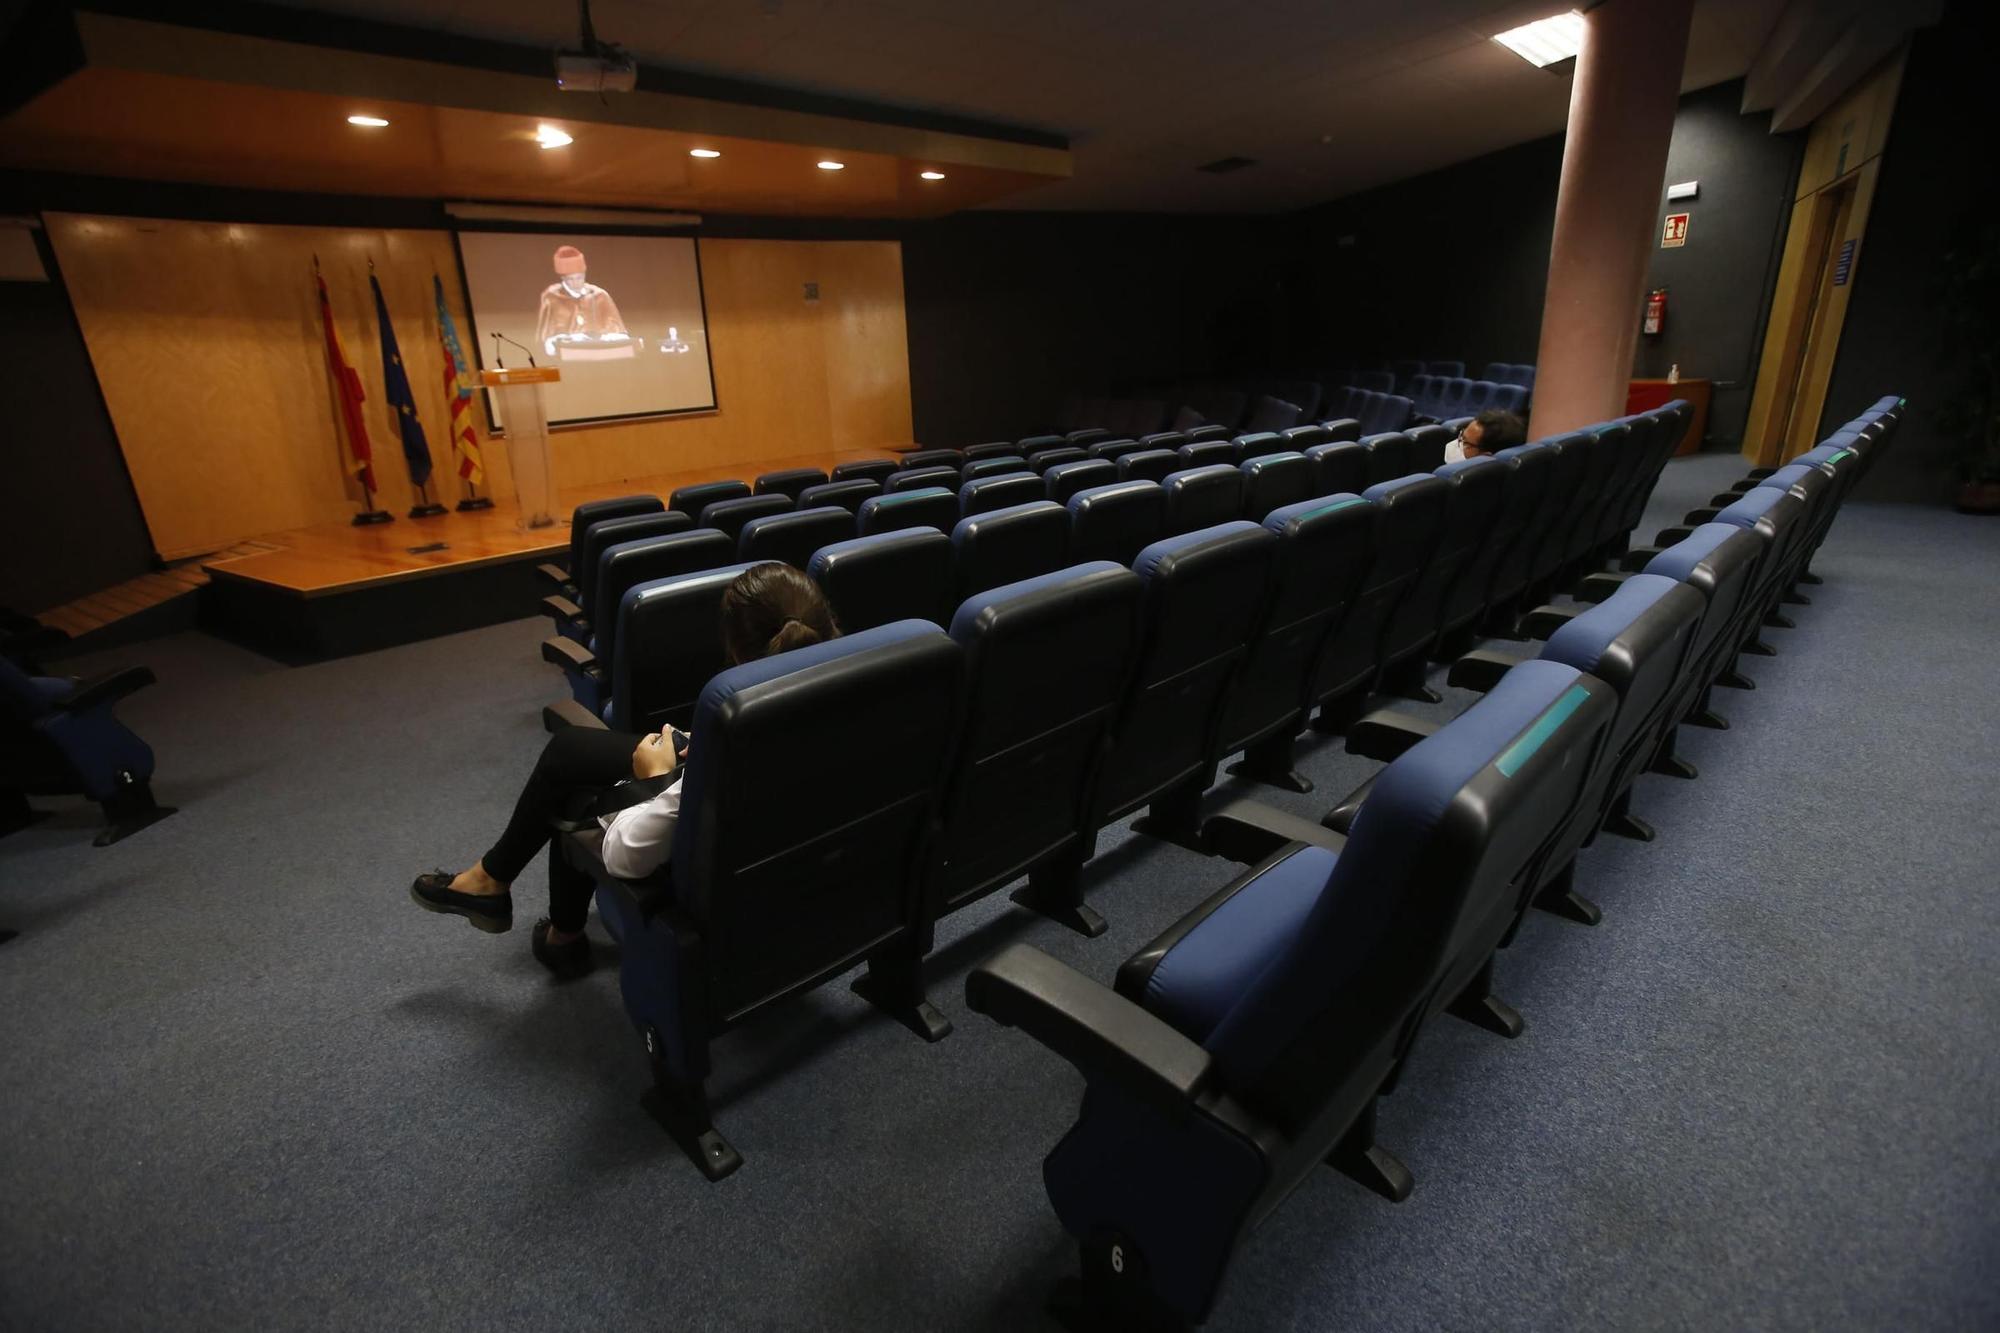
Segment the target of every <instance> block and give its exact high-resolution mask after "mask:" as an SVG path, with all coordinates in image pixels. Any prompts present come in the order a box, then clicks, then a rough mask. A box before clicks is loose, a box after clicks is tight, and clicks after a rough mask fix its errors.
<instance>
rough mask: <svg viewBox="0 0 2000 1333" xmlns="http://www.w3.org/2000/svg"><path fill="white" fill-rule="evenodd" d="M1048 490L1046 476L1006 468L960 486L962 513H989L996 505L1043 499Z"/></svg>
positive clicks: (1003, 506) (1017, 503) (1011, 505)
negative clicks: (1004, 470) (995, 475)
mask: <svg viewBox="0 0 2000 1333" xmlns="http://www.w3.org/2000/svg"><path fill="white" fill-rule="evenodd" d="M1046 494H1047V488H1046V487H1044V486H1043V485H1042V479H1041V478H1040V477H1038V476H1036V475H1035V474H1034V473H1032V472H1005V473H1002V474H1001V475H999V476H997V477H981V478H980V479H979V480H977V481H968V482H966V483H965V485H963V486H961V487H959V488H958V512H959V513H960V514H987V513H991V512H992V511H994V510H995V509H1009V508H1012V507H1013V506H1014V505H1021V504H1026V503H1028V502H1029V501H1030V500H1039V499H1041V498H1042V497H1043V496H1044V495H1046Z"/></svg>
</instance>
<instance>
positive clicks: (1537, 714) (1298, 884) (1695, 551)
mask: <svg viewBox="0 0 2000 1333" xmlns="http://www.w3.org/2000/svg"><path fill="white" fill-rule="evenodd" d="M1901 410H1902V404H1901V400H1898V399H1885V400H1883V401H1881V402H1879V403H1878V404H1876V406H1875V407H1874V408H1871V409H1870V411H1869V412H1867V413H1864V414H1863V415H1862V417H1860V418H1857V419H1856V421H1855V422H1852V423H1850V424H1849V426H1848V427H1847V428H1844V432H1843V434H1844V435H1845V436H1846V438H1838V437H1836V438H1832V439H1829V441H1827V443H1826V444H1825V445H1823V446H1821V449H1820V450H1816V451H1813V453H1812V454H1809V455H1803V456H1801V458H1800V459H1797V460H1794V462H1793V463H1792V464H1789V465H1787V467H1786V468H1783V469H1779V470H1777V471H1776V472H1774V473H1772V474H1771V475H1769V476H1767V477H1762V478H1751V479H1749V481H1750V485H1749V486H1748V487H1747V488H1746V490H1745V491H1744V492H1743V493H1742V494H1741V496H1740V497H1739V499H1738V500H1737V501H1732V506H1733V505H1735V504H1739V503H1744V502H1746V501H1750V500H1753V499H1756V498H1757V496H1758V493H1759V492H1760V491H1761V492H1763V493H1765V494H1767V495H1769V496H1771V497H1773V498H1772V500H1770V501H1767V502H1766V505H1767V507H1766V508H1765V509H1763V510H1761V511H1759V518H1758V520H1757V522H1756V523H1751V524H1746V523H1742V522H1731V521H1728V520H1722V521H1718V522H1715V523H1711V524H1707V525H1704V526H1703V527H1702V528H1700V529H1697V530H1696V531H1694V532H1691V533H1689V534H1688V535H1687V536H1685V537H1683V538H1681V539H1680V541H1678V542H1677V543H1676V544H1675V545H1674V546H1672V547H1669V548H1667V549H1666V550H1664V551H1662V552H1660V553H1659V554H1658V555H1656V556H1653V557H1652V558H1650V559H1649V561H1648V567H1647V571H1646V572H1644V573H1640V574H1636V575H1633V576H1631V577H1630V578H1628V579H1626V580H1623V581H1622V582H1617V583H1616V584H1615V587H1613V588H1612V589H1611V591H1610V592H1609V595H1608V596H1606V597H1604V599H1603V600H1602V601H1601V602H1598V603H1597V604H1596V605H1593V606H1590V607H1589V608H1588V609H1586V610H1582V611H1580V612H1558V611H1556V610H1555V608H1544V613H1538V614H1546V616H1547V618H1548V622H1549V624H1551V625H1552V626H1554V631H1553V633H1550V634H1549V635H1548V638H1547V641H1546V643H1545V644H1544V645H1543V647H1542V650H1541V652H1540V654H1539V655H1538V656H1537V657H1535V658H1533V659H1526V660H1508V661H1505V662H1502V663H1495V662H1493V661H1491V660H1490V659H1474V660H1468V661H1465V662H1462V663H1461V664H1460V665H1459V666H1455V667H1454V669H1453V679H1454V681H1457V682H1460V683H1466V684H1471V685H1473V686H1475V687H1476V688H1480V689H1482V690H1483V691H1484V692H1485V693H1484V697H1482V698H1481V699H1480V700H1479V701H1478V702H1476V703H1475V704H1474V705H1473V706H1472V707H1471V708H1470V709H1468V710H1466V711H1465V712H1464V713H1463V714H1461V715H1459V716H1457V717H1455V718H1453V719H1451V720H1450V721H1448V722H1446V723H1444V724H1443V725H1442V726H1439V725H1437V724H1436V723H1433V722H1431V721H1429V720H1427V719H1422V718H1418V717H1415V716H1411V715H1405V714H1399V713H1393V712H1383V713H1378V714H1374V715H1371V716H1370V717H1369V718H1367V719H1364V720H1363V721H1362V722H1361V723H1359V724H1357V725H1356V727H1355V728H1353V729H1352V730H1351V731H1350V732H1349V736H1348V748H1349V749H1350V751H1352V752H1355V753H1359V754H1364V755H1367V756H1369V757H1373V758H1379V759H1383V760H1385V761H1386V762H1387V766H1386V767H1385V768H1383V769H1382V770H1381V771H1380V772H1379V773H1377V774H1376V775H1375V776H1374V777H1373V778H1371V779H1370V780H1369V781H1368V782H1367V783H1365V784H1363V786H1362V788H1361V789H1359V790H1358V791H1357V792H1356V793H1354V794H1352V795H1351V796H1350V797H1349V799H1348V800H1347V801H1344V802H1343V803H1342V804H1341V805H1339V806H1336V807H1334V809H1332V810H1330V811H1328V813H1327V815H1326V817H1325V819H1324V820H1323V821H1322V822H1321V824H1319V825H1314V824H1312V823H1311V822H1309V821H1305V820H1301V819H1298V818H1296V817H1293V816H1289V815H1286V814H1283V813H1281V812H1278V811H1274V810H1269V809H1266V808H1263V807H1260V806H1257V805H1255V804H1254V803H1251V802H1241V801H1238V802H1232V803H1230V804H1228V805H1227V806H1225V807H1223V808H1222V809H1221V810H1219V811H1217V812H1215V813H1214V814H1213V815H1212V816H1211V818H1210V819H1208V820H1207V821H1206V822H1205V823H1204V825H1203V837H1204V841H1205V843H1206V844H1207V848H1208V849H1209V850H1212V851H1215V852H1217V853H1218V854H1221V855H1224V856H1226V857H1228V858H1230V859H1233V860H1237V861H1242V862H1245V863H1248V864H1250V865H1251V867H1252V868H1251V869H1249V870H1248V871H1247V872H1245V873H1244V874H1242V875H1240V876H1239V877H1237V878H1236V879H1235V880H1234V881H1232V882H1231V883H1230V884H1228V885H1226V886H1225V887H1224V888H1223V889H1222V890H1221V891H1220V892H1218V893H1216V894H1214V895H1213V896H1211V897H1210V898H1208V899H1207V900H1206V901H1204V902H1203V903H1202V904H1201V905H1200V906H1199V907H1197V908H1196V909H1195V910H1194V911H1193V912H1191V913H1189V914H1188V915H1187V916H1186V917H1184V918H1182V919H1181V920H1180V921H1179V922H1177V923H1176V924H1175V925H1174V926H1172V927H1171V928H1169V929H1168V930H1167V931H1166V932H1164V933H1163V934H1161V935H1160V936H1159V937H1158V938H1156V939H1155V940H1153V941H1152V942H1151V943H1150V944H1149V945H1147V946H1146V947H1145V948H1143V949H1141V950H1140V951H1139V952H1138V953H1137V954H1135V955H1134V956H1133V957H1132V958H1130V959H1129V960H1127V962H1126V963H1125V964H1124V966H1123V967H1121V968H1120V969H1119V970H1118V972H1117V975H1116V980H1115V982H1114V984H1113V985H1112V986H1109V987H1106V986H1103V985H1100V984H1099V983H1097V982H1096V981H1094V980H1092V979H1090V978H1089V977H1087V976H1085V975H1083V974H1082V973H1080V972H1077V971H1075V970H1073V969H1071V968H1069V967H1067V966H1066V965H1064V964H1062V963H1059V962H1057V961H1056V960H1055V959H1053V958H1051V957H1050V956H1048V955H1047V954H1045V953H1042V952H1041V951H1039V950H1037V949H1034V948H1031V947H1028V946H1025V945H1015V946H1012V947H1011V948H1009V949H1007V950H1006V951H1004V952H1002V953H1001V954H1000V955H998V956H996V957H995V958H993V959H991V960H989V961H988V962H986V963H984V964H982V965H981V966H979V967H978V968H976V969H974V971H973V972H972V974H971V975H970V976H969V977H968V979H967V982H966V1000H967V1004H968V1006H969V1007H970V1008H972V1009H973V1010H974V1011H976V1012H980V1013H985V1014H987V1015H989V1016H990V1017H992V1018H994V1019H995V1020H996V1021H998V1022H1000V1023H1002V1024H1004V1025H1006V1026H1010V1027H1017V1028H1020V1029H1021V1030H1023V1031H1024V1032H1026V1033H1028V1034H1029V1035H1030V1036H1032V1037H1034V1038H1036V1039H1037V1040H1039V1041H1041V1042H1042V1043H1043V1044H1044V1045H1046V1046H1048V1047H1049V1048H1050V1049H1051V1050H1053V1051H1055V1052H1056V1053H1057V1054H1059V1055H1060V1056H1061V1057H1062V1058H1063V1059H1064V1060H1066V1061H1067V1062H1068V1063H1070V1064H1071V1065H1073V1066H1075V1067H1076V1068H1077V1069H1078V1070H1079V1072H1081V1073H1082V1075H1083V1077H1084V1079H1085V1083H1086V1093H1085V1095H1084V1097H1083V1099H1082V1104H1081V1107H1080V1109H1079V1112H1078V1116H1077V1120H1076V1123H1075V1124H1074V1125H1073V1126H1072V1127H1071V1128H1070V1129H1069V1130H1068V1132H1067V1133H1066V1134H1065V1135H1064V1136H1063V1138H1062V1139H1061V1141H1060V1142H1059V1143H1058V1144H1057V1145H1056V1147H1055V1148H1054V1149H1053V1151H1052V1152H1051V1153H1050V1155H1049V1156H1048V1158H1047V1159H1046V1161H1045V1163H1044V1166H1043V1179H1044V1183H1045V1185H1046V1187H1047V1190H1048V1194H1049V1199H1050V1202H1051V1204H1052V1205H1053V1206H1054V1209H1055V1212H1056V1214H1057V1217H1058V1218H1059V1220H1060V1221H1061V1222H1062V1224H1063V1226H1064V1227H1065V1229H1066V1230H1067V1231H1068V1232H1069V1233H1070V1235H1071V1236H1072V1237H1073V1238H1075V1240H1076V1242H1077V1243H1078V1246H1079V1250H1080V1260H1081V1270H1082V1271H1081V1278H1082V1290H1081V1292H1080V1296H1081V1303H1082V1306H1083V1309H1084V1311H1085V1314H1086V1317H1087V1318H1088V1319H1089V1320H1091V1321H1092V1322H1093V1323H1094V1324H1096V1325H1101V1326H1106V1327H1113V1326H1115V1327H1156V1326H1173V1327H1180V1326H1184V1325H1187V1324H1192V1323H1199V1322H1202V1321H1203V1320H1204V1319H1206V1318H1207V1316H1208V1315H1209V1313H1210V1312H1211V1310H1212V1309H1213V1307H1214V1304H1215V1301H1216V1298H1217V1295H1218V1292H1219V1290H1220V1288H1221V1285H1222V1283H1223V1281H1224V1279H1225V1277H1226V1275H1227V1272H1228V1269H1229V1266H1230V1263H1231V1261H1232V1259H1233V1257H1234V1255H1235V1254H1236V1252H1237V1251H1238V1250H1239V1249H1240V1248H1241V1247H1242V1245H1243V1244H1244V1243H1245V1241H1246V1240H1247V1239H1248V1237H1249V1235H1250V1233H1251V1232H1252V1231H1253V1230H1254V1229H1255V1228H1256V1226H1257V1225H1258V1224H1259V1223H1260V1222H1261V1221H1262V1220H1263V1219H1264V1218H1265V1217H1266V1216H1268V1215H1269V1213H1270V1212H1271V1211H1272V1210H1273V1209H1275V1208H1276V1207H1277V1205H1278V1204H1279V1203H1281V1202H1282V1201H1283V1200H1284V1199H1285V1198H1286V1197H1287V1196H1288V1195H1289V1194H1290V1193H1291V1192H1292V1191H1293V1190H1294V1189H1295V1188H1296V1187H1298V1186H1299V1185H1300V1184H1301V1183H1302V1182H1303V1181H1304V1178H1305V1177H1306V1176H1308V1175H1310V1174H1313V1173H1315V1172H1316V1171H1317V1169H1318V1166H1319V1164H1320V1163H1321V1162H1326V1163H1328V1164H1330V1165H1333V1166H1335V1167H1336V1168H1338V1169H1339V1170H1341V1171H1342V1172H1344V1173H1345V1174H1348V1175H1350V1176H1351V1177H1353V1178H1355V1179H1356V1180H1358V1181H1360V1182H1362V1183H1363V1184H1365V1185H1367V1186H1368V1187H1369V1188H1371V1189H1373V1190H1375V1191H1376V1192H1378V1193H1381V1194H1383V1195H1384V1196H1386V1197H1388V1198H1390V1199H1392V1200H1398V1201H1400V1200H1401V1199H1403V1198H1405V1197H1407V1196H1408V1193H1409V1191H1410V1189H1411V1187H1412V1184H1413V1180H1412V1177H1411V1174H1410V1172H1409V1171H1408V1169H1407V1168H1406V1167H1404V1166H1403V1164H1402V1163H1401V1162H1400V1161H1398V1160H1397V1159H1396V1158H1395V1157H1394V1156H1392V1155H1391V1154H1389V1153H1388V1152H1387V1151H1386V1150H1385V1149H1383V1148H1382V1147H1381V1145H1380V1144H1379V1143H1378V1142H1377V1140H1376V1134H1377V1118H1378V1104H1379V1100H1380V1098H1381V1097H1382V1096H1383V1095H1384V1094H1386V1093H1388V1092H1389V1091H1391V1090H1392V1089H1393V1088H1394V1087H1395V1086H1396V1084H1397V1082H1398V1080H1399V1078H1400V1077H1401V1076H1402V1074H1403V1072H1404V1070H1405V1068H1406V1067H1407V1065H1408V1062H1409V1057H1410V1054H1411V1051H1412V1049H1413V1046H1414V1043H1415V1042H1416V1041H1417V1040H1419V1039H1420V1037H1421V1036H1422V1034H1423V1032H1424V1031H1425V1030H1426V1026H1427V1024H1428V1023H1429V1022H1430V1020H1432V1019H1433V1018H1435V1017H1437V1016H1438V1015H1440V1014H1446V1013H1448V1014H1451V1015H1454V1016H1457V1017H1460V1018H1463V1019H1466V1020H1467V1021H1470V1022H1472V1023H1474V1024H1476V1025H1478V1026H1480V1027H1482V1028H1485V1029H1487V1030H1489V1031H1492V1032H1495V1033H1498V1034H1501V1035H1504V1036H1509V1037H1511V1036H1515V1035H1518V1034H1519V1033H1520V1032H1521V1031H1522V1028H1523V1024H1522V1020H1521V1017H1520V1015H1519V1014H1518V1013H1516V1012H1515V1011H1514V1010H1513V1009H1512V1008H1511V1007H1510V1006H1508V1005H1507V1004H1506V1003H1504V1002H1503V1001H1501V1000H1500V999H1499V998H1498V997H1497V996H1496V995H1495V993H1494V972H1495V966H1496V961H1497V957H1498V955H1499V951H1500V950H1501V949H1502V948H1504V947H1505V946H1506V945H1507V944H1508V943H1510V942H1511V941H1512V939H1513V937H1514V934H1515V932H1516V931H1517V929H1518V927H1519V924H1520V922H1521V920H1522V918H1523V916H1524V914H1525V913H1526V912H1527V910H1528V909H1529V908H1530V907H1531V906H1533V905H1542V906H1548V907H1551V908H1554V909H1555V910H1557V911H1559V912H1562V913H1564V914H1566V915H1570V916H1572V917H1577V918H1580V919H1583V920H1588V921H1595V920H1596V919H1597V911H1596V908H1595V906H1594V905H1593V904H1590V903H1588V902H1587V900H1584V899H1583V898H1582V897H1581V896H1580V895H1578V894H1577V893H1576V892H1575V889H1574V887H1573V875H1574V866H1575V861H1576V856H1577V852H1578V850H1579V849H1580V848H1582V847H1584V846H1587V845H1588V844H1589V843H1590V842H1591V841H1592V840H1593V838H1594V837H1595V835H1596V834H1597V833H1598V832H1599V831H1600V830H1602V831H1609V832H1617V833H1625V834H1630V835H1634V836H1645V837H1650V836H1651V834H1650V830H1648V829H1646V828H1645V826H1644V825H1643V823H1642V822H1641V821H1638V820H1636V819H1635V818H1634V817H1632V816H1631V815H1630V811H1629V806H1630V801H1631V793H1632V787H1633V783H1634V781H1635V780H1636V778H1637V776H1638V775H1639V774H1640V773H1641V772H1642V771H1645V770H1647V769H1649V768H1650V769H1652V770H1654V771H1661V772H1666V773H1671V774H1674V775H1676V776H1681V777H1692V776H1694V774H1693V771H1692V769H1691V768H1689V767H1687V766H1685V765H1683V764H1678V761H1676V760H1674V759H1673V756H1672V748H1671V747H1672V733H1673V729H1674V727H1675V725H1676V724H1677V722H1678V720H1679V719H1680V717H1681V716H1683V710H1684V709H1686V708H1688V707H1689V706H1690V705H1689V703H1688V701H1689V700H1690V699H1691V698H1695V697H1697V696H1698V695H1699V694H1700V692H1701V691H1702V690H1703V689H1704V688H1706V685H1707V683H1708V680H1707V677H1708V674H1709V673H1710V672H1711V671H1713V670H1716V669H1717V668H1716V667H1715V663H1716V662H1717V661H1718V660H1724V661H1726V660H1727V659H1728V658H1729V657H1730V656H1731V655H1732V654H1733V651H1734V649H1735V647H1736V642H1737V640H1736V636H1737V635H1738V634H1739V633H1740V632H1742V630H1743V626H1744V621H1745V617H1746V615H1747V616H1748V617H1750V618H1751V619H1752V620H1753V621H1754V620H1755V618H1756V617H1757V616H1759V615H1760V614H1761V612H1760V610H1759V606H1758V597H1759V594H1758V589H1759V588H1760V587H1762V586H1765V585H1769V584H1771V583H1772V582H1773V581H1775V582H1776V583H1777V584H1779V585H1782V584H1783V583H1784V581H1785V580H1786V579H1787V578H1790V577H1792V576H1793V575H1794V574H1796V573H1798V572H1800V571H1802V570H1803V569H1804V562H1806V561H1808V560H1809V559H1810V539H1811V535H1812V534H1815V533H1819V534H1823V533H1824V532H1825V530H1826V526H1827V525H1828V524H1829V523H1830V522H1831V518H1832V515H1833V514H1834V513H1835V512H1836V511H1837V509H1838V507H1839V504H1840V501H1841V499H1842V498H1843V497H1844V496H1845V495H1846V494H1848V493H1849V492H1851V490H1852V487H1853V484H1854V481H1855V479H1856V478H1857V477H1858V475H1859V474H1860V473H1861V472H1862V471H1864V470H1865V468H1866V467H1867V466H1868V465H1869V464H1870V463H1871V462H1872V459H1873V457H1876V456H1879V453H1880V451H1881V448H1882V446H1883V445H1884V444H1886V442H1887V440H1888V439H1889V438H1890V435H1891V434H1892V433H1893V429H1894V426H1895V424H1896V420H1897V419H1898V417H1899V416H1900V413H1901ZM1794 468H1798V469H1803V471H1799V472H1794V471H1793V469H1794ZM1808 475H1810V476H1815V477H1818V478H1820V480H1819V481H1818V482H1810V481H1808V482H1805V483H1804V485H1803V486H1802V485H1801V479H1802V478H1805V477H1807V476H1808ZM1802 492H1803V494H1802ZM1771 504H1775V505H1777V506H1778V507H1779V509H1780V510H1782V511H1785V512H1787V513H1788V514H1789V515H1790V516H1789V517H1787V518H1786V519H1784V520H1782V521H1781V522H1780V523H1778V524H1777V525H1775V526H1771V525H1765V524H1764V523H1763V518H1764V517H1766V516H1768V515H1769V513H1770V512H1772V511H1771V509H1770V508H1769V507H1768V506H1769V505H1771ZM1711 529H1720V532H1714V531H1711ZM1746 608H1747V609H1746ZM1751 632H1752V633H1754V632H1755V631H1754V629H1753V630H1752V631H1751ZM1495 666H1498V668H1499V669H1498V670H1497V671H1495V670H1493V669H1492V668H1494V667H1495ZM1364 814H1365V818H1363V817H1362V816H1363V815H1364Z"/></svg>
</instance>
